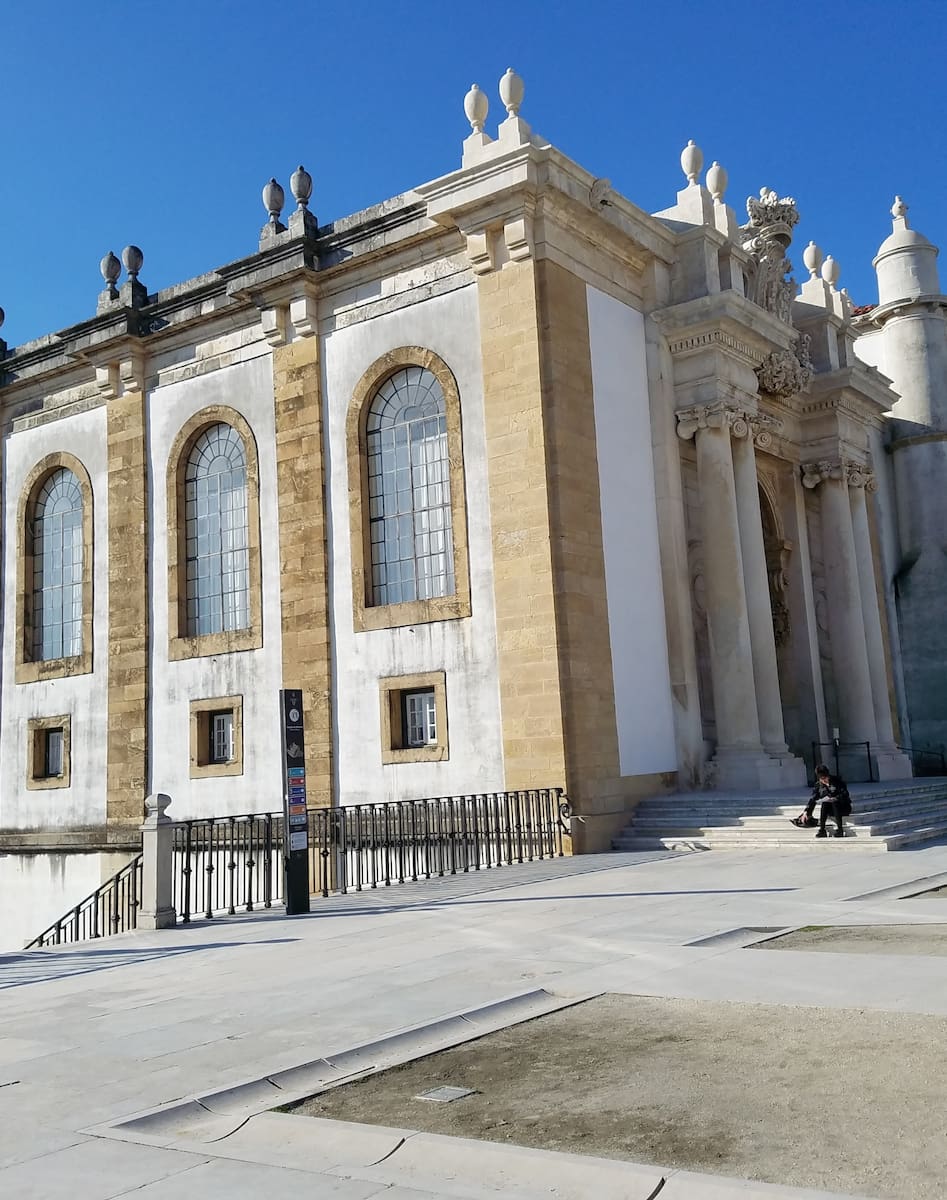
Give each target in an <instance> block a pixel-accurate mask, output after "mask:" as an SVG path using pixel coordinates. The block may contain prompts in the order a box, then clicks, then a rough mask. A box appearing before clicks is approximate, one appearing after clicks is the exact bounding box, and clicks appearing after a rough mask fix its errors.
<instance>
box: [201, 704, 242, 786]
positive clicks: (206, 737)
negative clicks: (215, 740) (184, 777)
mask: <svg viewBox="0 0 947 1200" xmlns="http://www.w3.org/2000/svg"><path fill="white" fill-rule="evenodd" d="M219 712H232V713H233V759H232V760H231V761H230V762H225V763H218V762H212V761H211V756H210V720H211V716H212V715H213V714H214V713H219ZM189 740H190V749H191V755H190V777H191V779H220V778H223V777H224V776H228V775H242V774H243V696H209V697H207V698H206V699H203V700H192V701H191V705H190V739H189Z"/></svg>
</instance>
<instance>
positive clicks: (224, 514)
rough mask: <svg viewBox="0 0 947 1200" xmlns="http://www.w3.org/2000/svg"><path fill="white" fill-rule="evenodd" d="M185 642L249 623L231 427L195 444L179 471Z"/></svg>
mask: <svg viewBox="0 0 947 1200" xmlns="http://www.w3.org/2000/svg"><path fill="white" fill-rule="evenodd" d="M184 526H185V563H186V579H187V583H186V588H187V592H186V599H185V603H186V605H187V614H186V628H187V636H188V637H196V636H199V635H201V634H205V633H222V632H223V631H224V630H231V629H246V628H247V627H248V626H249V624H250V559H249V550H248V528H247V458H246V453H245V451H244V448H243V442H242V441H241V439H240V435H239V434H238V433H237V431H236V430H235V429H233V428H232V427H231V426H230V425H222V424H221V425H212V426H211V427H210V428H209V429H205V430H204V432H203V433H202V434H201V435H200V437H199V438H198V439H197V441H196V442H195V443H194V445H193V447H192V449H191V452H190V454H189V455H188V459H187V466H186V467H185V472H184Z"/></svg>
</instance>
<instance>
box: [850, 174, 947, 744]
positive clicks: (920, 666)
mask: <svg viewBox="0 0 947 1200" xmlns="http://www.w3.org/2000/svg"><path fill="white" fill-rule="evenodd" d="M891 215H892V217H893V219H894V220H893V224H894V229H893V231H892V233H891V235H890V236H889V237H888V238H886V239H885V241H884V242H882V244H881V247H880V248H879V250H878V254H877V255H876V257H875V259H874V262H873V266H874V268H875V271H876V273H877V276H878V307H877V308H875V309H873V310H872V312H871V313H870V315H869V316H868V317H867V318H866V324H867V325H868V326H869V328H870V327H874V330H875V331H876V336H877V338H878V340H879V341H880V342H881V348H880V351H881V352H880V354H879V355H878V366H879V367H880V369H881V370H882V371H883V372H884V373H885V374H886V375H887V376H888V377H889V378H890V379H891V381H892V383H893V385H894V389H895V391H896V392H897V393H898V395H899V397H900V399H899V400H898V402H897V403H896V404H895V405H894V407H893V409H892V410H891V412H892V417H893V418H894V419H893V421H892V424H891V431H890V440H889V450H890V453H891V460H892V463H893V472H894V485H895V496H896V502H897V517H898V520H897V533H898V543H899V545H898V551H899V555H898V560H897V564H896V572H895V594H896V596H897V605H898V615H899V623H900V631H901V646H902V655H903V670H904V686H905V696H906V701H907V709H908V720H909V723H910V730H911V741H912V744H913V746H914V747H915V748H921V749H923V748H927V747H934V748H937V747H944V746H947V622H945V621H944V619H943V610H944V597H945V595H947V511H945V505H944V490H945V487H947V324H945V311H947V296H945V295H943V294H942V293H941V286H940V280H939V278H938V273H937V253H938V251H937V247H936V246H934V245H932V244H931V243H930V242H929V241H928V240H927V238H926V237H924V235H923V234H921V233H918V231H917V230H915V229H911V228H910V226H909V224H908V219H907V205H906V204H905V203H904V201H903V200H902V199H901V197H900V196H897V197H895V202H894V206H893V207H892V209H891ZM866 332H867V330H866Z"/></svg>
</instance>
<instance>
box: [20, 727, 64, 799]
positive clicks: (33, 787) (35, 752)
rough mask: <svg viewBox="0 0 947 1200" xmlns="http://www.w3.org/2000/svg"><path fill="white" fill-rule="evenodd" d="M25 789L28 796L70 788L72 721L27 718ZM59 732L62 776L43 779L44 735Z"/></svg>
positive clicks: (49, 776) (44, 760)
mask: <svg viewBox="0 0 947 1200" xmlns="http://www.w3.org/2000/svg"><path fill="white" fill-rule="evenodd" d="M26 729H27V741H26V755H27V758H26V786H27V788H28V790H29V791H31V792H38V791H47V790H49V789H52V788H68V787H71V786H72V717H71V715H70V714H69V713H63V714H62V715H60V716H57V717H30V718H29V719H28V720H27V723H26ZM51 729H61V730H62V774H61V775H46V774H45V770H46V735H47V733H49V731H50V730H51Z"/></svg>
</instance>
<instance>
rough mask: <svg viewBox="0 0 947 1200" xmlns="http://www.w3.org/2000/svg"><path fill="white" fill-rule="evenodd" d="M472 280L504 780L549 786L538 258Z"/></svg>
mask: <svg viewBox="0 0 947 1200" xmlns="http://www.w3.org/2000/svg"><path fill="white" fill-rule="evenodd" d="M475 269H476V268H475ZM477 290H478V297H479V304H480V329H481V353H482V358H483V393H484V414H485V423H486V437H487V466H488V472H489V504H490V523H491V531H492V537H493V561H494V592H495V603H496V622H497V654H498V668H499V682H500V706H501V712H502V721H503V757H504V770H505V777H506V778H505V782H506V786H507V788H510V789H513V788H528V787H537V786H540V787H542V786H554V785H556V784H560V783H565V782H566V761H565V741H564V735H563V721H562V693H561V680H560V673H559V642H558V636H557V631H556V612H555V585H554V576H553V561H552V546H551V535H550V523H549V510H550V497H549V486H548V482H547V476H546V459H547V453H548V447H547V444H546V429H545V425H544V421H543V380H542V372H541V359H542V347H541V324H540V311H539V295H538V281H537V272H536V265H535V263H534V262H533V261H532V259H531V258H529V257H526V258H523V259H521V260H519V261H511V262H507V263H506V264H505V265H504V266H503V268H502V269H501V270H490V269H489V267H488V268H487V269H486V270H482V271H480V272H478V279H477Z"/></svg>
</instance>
